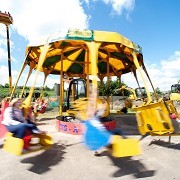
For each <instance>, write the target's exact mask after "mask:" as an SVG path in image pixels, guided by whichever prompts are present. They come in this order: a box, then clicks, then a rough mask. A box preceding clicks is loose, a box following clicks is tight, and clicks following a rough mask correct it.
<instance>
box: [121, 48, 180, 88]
mask: <svg viewBox="0 0 180 180" xmlns="http://www.w3.org/2000/svg"><path fill="white" fill-rule="evenodd" d="M179 67H180V51H176V52H175V53H174V55H172V56H171V57H170V58H167V60H163V61H161V63H160V66H157V65H155V64H148V65H146V68H147V71H148V74H149V76H150V78H151V80H152V83H153V85H154V88H157V87H159V88H160V90H161V91H168V90H170V88H171V85H172V84H175V83H177V82H178V80H179V79H180V71H179ZM132 76H133V75H131V74H130V73H129V74H127V75H124V76H122V80H123V81H124V82H125V83H126V84H127V85H128V86H130V87H132V88H136V87H137V83H136V81H135V79H134V78H132ZM138 77H139V76H138ZM139 79H140V77H139ZM140 82H142V81H140ZM146 82H148V80H147V78H146ZM141 85H142V84H141ZM147 85H148V87H150V84H149V82H148V83H147Z"/></svg>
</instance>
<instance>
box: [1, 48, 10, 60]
mask: <svg viewBox="0 0 180 180" xmlns="http://www.w3.org/2000/svg"><path fill="white" fill-rule="evenodd" d="M7 60H8V56H7V51H6V50H5V49H2V48H0V63H2V62H5V61H7Z"/></svg>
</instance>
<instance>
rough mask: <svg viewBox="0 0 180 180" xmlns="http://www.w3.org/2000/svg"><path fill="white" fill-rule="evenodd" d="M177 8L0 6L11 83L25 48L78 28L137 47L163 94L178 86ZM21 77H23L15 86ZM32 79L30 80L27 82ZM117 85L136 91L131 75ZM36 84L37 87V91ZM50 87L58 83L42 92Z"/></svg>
mask: <svg viewBox="0 0 180 180" xmlns="http://www.w3.org/2000/svg"><path fill="white" fill-rule="evenodd" d="M179 7H180V1H179V0H173V2H172V1H168V0H65V1H60V0H16V1H14V0H0V11H1V12H5V11H6V12H9V13H10V14H11V16H12V17H13V20H14V22H13V25H10V27H9V31H10V46H11V48H10V49H11V68H12V77H13V78H12V83H13V84H14V83H15V82H16V79H17V76H18V73H19V71H20V68H21V65H22V63H23V61H24V58H25V50H26V46H27V45H28V44H29V43H30V42H32V41H34V40H37V39H38V38H40V36H46V35H48V34H52V33H54V32H57V31H61V30H63V29H69V28H78V29H91V30H102V31H113V32H118V33H120V34H121V35H123V36H125V37H126V38H128V39H130V40H131V41H133V42H135V43H137V44H139V45H140V46H141V47H142V51H143V58H144V63H145V66H146V68H147V70H148V73H149V75H150V77H151V80H152V82H153V84H154V87H155V88H157V87H158V88H160V90H161V91H168V90H170V87H171V85H172V84H174V83H177V82H178V80H180V20H179V17H180V11H179ZM41 76H42V78H43V75H42V74H41V75H40V77H41ZM25 77H26V72H25V73H24V74H23V76H22V78H21V80H20V82H19V85H22V84H23V83H24V81H25ZM33 78H34V74H33V75H32V77H31V81H33ZM122 80H123V82H125V83H126V84H127V85H128V86H129V87H132V88H136V87H137V83H136V82H135V80H134V78H132V75H131V73H129V74H127V75H124V76H122ZM8 82H9V81H8V55H7V42H6V27H5V25H4V24H0V84H2V85H4V84H5V83H8ZM40 83H41V82H40V81H39V82H38V83H37V86H42V84H40ZM55 83H59V78H57V77H56V76H50V77H48V79H47V82H46V85H47V86H49V87H51V88H52V87H53V86H54V84H55Z"/></svg>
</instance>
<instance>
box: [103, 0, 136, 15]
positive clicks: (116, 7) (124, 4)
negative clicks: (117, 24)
mask: <svg viewBox="0 0 180 180" xmlns="http://www.w3.org/2000/svg"><path fill="white" fill-rule="evenodd" d="M103 1H104V2H105V3H106V4H110V5H111V6H112V8H113V11H114V13H117V14H118V15H121V14H122V12H123V10H126V11H127V12H128V13H129V12H130V11H132V10H133V9H134V6H135V0H103Z"/></svg>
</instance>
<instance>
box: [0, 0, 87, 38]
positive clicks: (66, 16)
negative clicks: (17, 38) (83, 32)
mask: <svg viewBox="0 0 180 180" xmlns="http://www.w3.org/2000/svg"><path fill="white" fill-rule="evenodd" d="M0 6H1V10H2V11H8V12H10V14H11V15H12V17H13V19H14V23H13V26H14V27H15V29H16V30H17V32H18V33H19V34H20V35H22V36H24V37H26V38H27V39H28V40H32V39H36V38H37V37H39V36H42V35H46V34H49V33H53V32H55V31H58V30H61V29H62V28H63V29H64V28H67V29H68V28H75V27H76V28H79V29H81V28H82V29H83V28H88V16H87V15H86V14H85V13H84V10H83V8H82V5H81V2H80V0H66V1H59V0H51V1H49V0H46V1H44V0H38V1H37V0H28V1H27V0H24V1H21V0H16V3H14V1H13V0H1V1H0Z"/></svg>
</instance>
